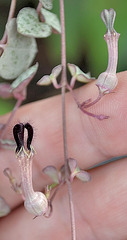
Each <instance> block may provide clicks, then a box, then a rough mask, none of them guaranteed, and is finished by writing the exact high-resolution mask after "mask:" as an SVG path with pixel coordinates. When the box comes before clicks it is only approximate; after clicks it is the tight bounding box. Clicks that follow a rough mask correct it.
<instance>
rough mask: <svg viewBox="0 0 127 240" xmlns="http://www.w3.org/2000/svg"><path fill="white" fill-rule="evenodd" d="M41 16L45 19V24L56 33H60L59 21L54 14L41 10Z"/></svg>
mask: <svg viewBox="0 0 127 240" xmlns="http://www.w3.org/2000/svg"><path fill="white" fill-rule="evenodd" d="M41 14H42V15H43V17H44V19H45V23H47V24H48V25H49V26H51V27H52V28H53V29H55V30H56V32H57V33H61V26H60V21H59V19H58V17H57V15H56V14H54V13H52V12H49V11H48V10H46V9H44V8H41Z"/></svg>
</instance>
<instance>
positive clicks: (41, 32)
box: [17, 7, 52, 38]
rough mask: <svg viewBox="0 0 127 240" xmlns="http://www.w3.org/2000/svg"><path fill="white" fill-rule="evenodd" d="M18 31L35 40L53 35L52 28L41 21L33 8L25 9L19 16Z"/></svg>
mask: <svg viewBox="0 0 127 240" xmlns="http://www.w3.org/2000/svg"><path fill="white" fill-rule="evenodd" d="M17 30H18V32H19V33H21V34H23V35H25V36H29V37H35V38H45V37H48V36H50V35H51V33H52V31H51V27H50V26H49V25H47V24H46V23H42V22H40V21H39V18H38V14H37V12H36V10H35V9H33V8H29V7H26V8H23V9H21V10H20V11H19V14H18V16H17Z"/></svg>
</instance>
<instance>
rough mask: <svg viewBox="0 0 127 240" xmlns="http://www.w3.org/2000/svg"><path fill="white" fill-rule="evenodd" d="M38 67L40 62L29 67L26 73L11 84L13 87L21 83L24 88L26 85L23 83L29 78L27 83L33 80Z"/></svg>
mask: <svg viewBox="0 0 127 240" xmlns="http://www.w3.org/2000/svg"><path fill="white" fill-rule="evenodd" d="M37 69H38V63H36V64H35V65H34V66H32V67H30V68H28V69H27V70H26V71H25V72H24V73H22V74H21V75H20V76H19V77H18V78H17V79H16V80H15V81H14V82H13V83H12V84H11V89H12V90H14V89H16V88H18V87H20V86H21V85H22V86H23V89H24V88H25V87H26V86H24V85H23V83H24V82H25V81H26V80H28V81H27V82H25V85H26V84H27V85H28V83H29V81H30V80H31V77H32V78H33V76H34V75H35V74H36V72H37Z"/></svg>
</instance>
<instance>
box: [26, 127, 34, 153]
mask: <svg viewBox="0 0 127 240" xmlns="http://www.w3.org/2000/svg"><path fill="white" fill-rule="evenodd" d="M24 127H25V128H26V129H27V131H28V137H27V148H28V150H30V149H31V148H30V145H31V142H32V139H33V127H32V126H31V125H30V124H29V123H26V124H25V125H24Z"/></svg>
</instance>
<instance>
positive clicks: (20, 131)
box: [13, 123, 24, 152]
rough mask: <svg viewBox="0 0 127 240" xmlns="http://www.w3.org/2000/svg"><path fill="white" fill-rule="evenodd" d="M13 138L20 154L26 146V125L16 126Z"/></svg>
mask: <svg viewBox="0 0 127 240" xmlns="http://www.w3.org/2000/svg"><path fill="white" fill-rule="evenodd" d="M13 136H14V139H15V142H16V144H17V148H16V152H19V151H20V149H21V147H22V146H24V125H23V123H19V124H16V125H15V126H14V128H13Z"/></svg>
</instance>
